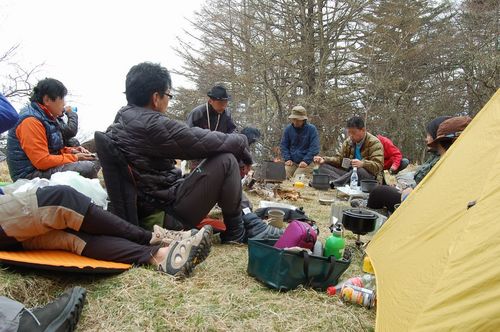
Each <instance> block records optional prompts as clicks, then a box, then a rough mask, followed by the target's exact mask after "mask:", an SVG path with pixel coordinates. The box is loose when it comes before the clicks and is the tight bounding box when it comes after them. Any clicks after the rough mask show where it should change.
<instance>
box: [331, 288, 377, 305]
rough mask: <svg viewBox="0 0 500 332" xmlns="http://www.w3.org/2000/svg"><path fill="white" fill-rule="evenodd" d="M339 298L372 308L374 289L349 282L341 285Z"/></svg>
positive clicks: (374, 298) (374, 302)
mask: <svg viewBox="0 0 500 332" xmlns="http://www.w3.org/2000/svg"><path fill="white" fill-rule="evenodd" d="M340 298H341V299H342V300H344V301H346V302H351V303H356V304H359V305H362V306H364V307H366V308H368V309H370V308H373V307H374V306H375V304H376V293H375V291H373V290H371V289H367V288H363V287H358V286H354V285H349V284H344V285H343V286H342V289H341V290H340Z"/></svg>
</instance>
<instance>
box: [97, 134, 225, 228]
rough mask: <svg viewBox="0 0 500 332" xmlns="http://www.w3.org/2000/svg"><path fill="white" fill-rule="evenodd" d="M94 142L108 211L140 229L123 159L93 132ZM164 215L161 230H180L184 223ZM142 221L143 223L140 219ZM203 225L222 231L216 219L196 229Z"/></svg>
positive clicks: (103, 136)
mask: <svg viewBox="0 0 500 332" xmlns="http://www.w3.org/2000/svg"><path fill="white" fill-rule="evenodd" d="M94 140H95V146H96V150H97V154H98V156H99V161H100V162H101V167H102V173H103V175H104V182H105V183H106V190H107V191H108V196H109V200H110V204H109V208H108V210H109V211H110V212H111V213H113V214H115V215H117V216H119V217H121V218H122V219H125V220H127V221H128V222H130V223H132V224H134V225H138V226H143V225H141V222H140V221H139V217H138V210H137V188H136V184H135V180H134V177H133V175H132V172H131V170H130V166H129V165H128V163H127V160H126V159H125V157H124V156H123V154H122V153H121V151H120V150H119V149H118V148H117V147H116V145H115V143H114V142H113V140H111V138H109V136H108V135H106V134H105V133H103V132H99V131H96V132H95V134H94ZM165 212H166V213H167V215H166V216H165V218H164V220H163V227H166V228H168V229H172V230H181V229H184V227H185V226H184V224H183V223H182V221H181V220H180V219H179V218H176V217H173V215H174V213H173V212H172V211H165ZM142 221H143V222H144V219H143V220H142ZM146 223H148V222H146ZM203 225H211V226H212V227H213V228H214V230H216V231H224V230H225V229H226V226H225V225H224V222H222V221H221V220H217V219H210V218H205V219H204V220H203V221H202V222H201V223H200V224H199V225H197V228H201V227H203Z"/></svg>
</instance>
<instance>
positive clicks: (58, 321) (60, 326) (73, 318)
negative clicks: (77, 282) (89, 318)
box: [18, 286, 86, 332]
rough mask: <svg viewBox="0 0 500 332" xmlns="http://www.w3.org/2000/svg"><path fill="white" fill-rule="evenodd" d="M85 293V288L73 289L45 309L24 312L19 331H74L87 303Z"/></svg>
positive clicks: (65, 292)
mask: <svg viewBox="0 0 500 332" xmlns="http://www.w3.org/2000/svg"><path fill="white" fill-rule="evenodd" d="M85 293H86V291H85V289H84V288H82V287H78V286H77V287H73V288H71V289H67V290H66V291H64V293H63V294H62V295H61V296H59V297H58V298H57V299H56V300H54V301H53V302H51V303H49V304H47V305H46V306H44V307H40V308H35V309H33V310H30V311H28V310H27V309H26V310H24V311H23V313H22V314H21V318H20V319H19V327H18V331H21V332H24V331H26V332H28V331H29V332H35V331H53V332H63V331H64V332H67V331H70V332H71V331H74V330H75V328H76V324H77V323H78V320H79V319H80V314H81V312H82V308H83V304H84V302H85Z"/></svg>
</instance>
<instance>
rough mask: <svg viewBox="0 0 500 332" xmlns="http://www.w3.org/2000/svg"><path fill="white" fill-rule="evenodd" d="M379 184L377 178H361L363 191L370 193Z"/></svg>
mask: <svg viewBox="0 0 500 332" xmlns="http://www.w3.org/2000/svg"><path fill="white" fill-rule="evenodd" d="M377 185H378V181H377V180H361V191H362V192H364V193H369V192H371V191H372V190H373V188H375V187H376V186H377Z"/></svg>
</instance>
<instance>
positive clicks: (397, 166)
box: [377, 135, 410, 174]
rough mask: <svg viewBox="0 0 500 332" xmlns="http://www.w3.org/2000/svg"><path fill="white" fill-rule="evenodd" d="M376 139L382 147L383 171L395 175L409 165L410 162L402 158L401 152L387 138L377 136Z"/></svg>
mask: <svg viewBox="0 0 500 332" xmlns="http://www.w3.org/2000/svg"><path fill="white" fill-rule="evenodd" d="M377 138H378V139H379V141H380V143H382V146H383V147H384V170H389V173H391V174H397V173H399V172H400V171H402V170H404V169H405V168H406V167H407V166H408V165H409V164H410V161H409V160H408V159H406V158H403V155H402V154H401V151H400V150H399V149H398V147H397V146H396V145H394V143H392V141H391V140H390V139H389V138H387V137H385V136H382V135H377Z"/></svg>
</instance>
